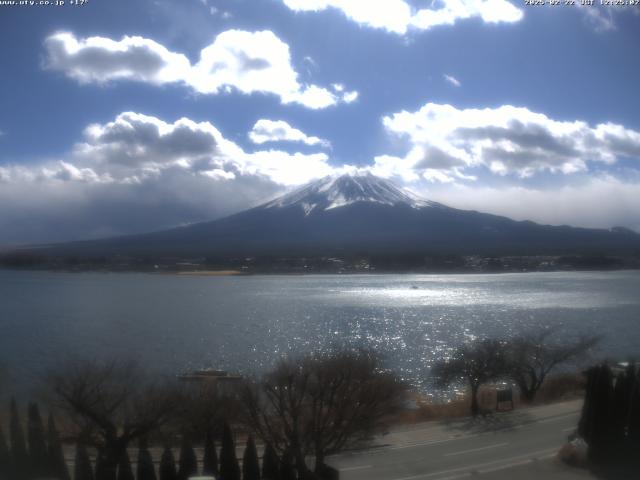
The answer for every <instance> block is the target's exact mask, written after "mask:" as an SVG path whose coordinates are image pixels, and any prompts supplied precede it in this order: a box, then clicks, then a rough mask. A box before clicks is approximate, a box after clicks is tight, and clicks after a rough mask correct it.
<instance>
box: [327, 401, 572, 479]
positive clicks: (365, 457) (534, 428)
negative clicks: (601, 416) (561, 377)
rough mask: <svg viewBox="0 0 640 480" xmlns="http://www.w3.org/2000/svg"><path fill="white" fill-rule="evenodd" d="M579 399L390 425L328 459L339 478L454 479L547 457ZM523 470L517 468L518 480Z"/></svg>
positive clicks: (565, 431) (554, 449) (567, 431)
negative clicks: (364, 445) (361, 447)
mask: <svg viewBox="0 0 640 480" xmlns="http://www.w3.org/2000/svg"><path fill="white" fill-rule="evenodd" d="M581 406H582V401H572V402H564V403H559V404H554V405H549V406H544V407H535V408H529V409H522V410H517V411H514V412H509V413H499V414H494V415H491V416H488V417H486V418H479V419H477V420H472V419H464V420H460V421H455V422H450V423H448V424H443V423H436V422H429V423H424V424H421V425H417V426H414V427H412V428H403V429H396V430H393V431H392V432H390V433H389V434H387V435H385V436H383V437H380V438H379V439H377V441H376V444H375V445H374V446H373V447H372V448H370V449H368V450H365V451H359V452H352V453H348V454H343V455H340V456H334V457H332V458H331V459H330V461H329V462H328V463H329V464H331V465H332V466H334V467H336V468H338V469H339V470H340V478H341V480H377V479H379V480H445V479H446V480H454V479H457V478H465V477H469V476H472V475H482V474H489V473H491V472H499V471H503V470H505V469H510V468H516V467H519V466H523V465H531V464H532V462H539V461H544V460H545V459H549V458H551V457H553V456H555V454H556V453H557V451H558V448H559V447H560V446H561V445H562V444H563V443H564V442H566V439H567V436H568V435H569V434H570V433H571V432H572V431H573V430H575V427H576V425H577V422H578V419H579V415H580V409H581ZM526 477H527V475H526V474H519V475H518V478H520V479H521V480H524V479H525V478H526Z"/></svg>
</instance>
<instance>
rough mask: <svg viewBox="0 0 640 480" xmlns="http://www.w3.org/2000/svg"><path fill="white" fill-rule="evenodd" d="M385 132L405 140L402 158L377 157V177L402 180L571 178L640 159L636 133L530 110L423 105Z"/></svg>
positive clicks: (392, 120) (389, 122)
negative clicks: (481, 174)
mask: <svg viewBox="0 0 640 480" xmlns="http://www.w3.org/2000/svg"><path fill="white" fill-rule="evenodd" d="M383 124H384V127H385V129H386V131H387V132H388V133H389V134H391V135H393V136H395V137H397V138H400V139H401V140H404V141H406V143H407V147H408V152H407V154H406V155H405V156H404V157H396V156H389V155H381V156H378V157H376V159H375V165H374V167H373V171H374V173H377V174H378V175H382V176H386V177H389V176H398V177H401V178H403V179H405V180H407V181H411V180H417V179H419V178H428V179H431V180H434V181H441V182H443V181H445V182H452V181H454V180H455V179H465V180H473V179H474V178H475V177H474V173H473V172H474V171H477V170H478V169H484V170H486V171H488V172H489V173H491V174H494V175H498V176H507V175H511V176H517V177H520V178H526V177H530V176H533V175H534V174H536V173H540V172H551V173H562V174H572V173H576V172H582V171H587V170H588V164H589V162H600V163H604V164H613V163H616V162H617V161H618V160H619V159H620V158H633V159H640V132H637V131H635V130H631V129H628V128H625V127H624V126H622V125H617V124H613V123H601V124H598V125H596V126H595V127H593V126H590V125H589V124H588V123H587V122H585V121H580V120H575V121H559V120H553V119H551V118H549V117H547V116H546V115H544V114H541V113H535V112H532V111H530V110H528V109H527V108H522V107H514V106H511V105H504V106H501V107H498V108H485V109H457V108H455V107H453V106H451V105H441V104H434V103H428V104H426V105H425V106H423V107H422V108H421V109H419V110H418V111H416V112H407V111H402V112H399V113H395V114H392V115H390V116H386V117H384V118H383Z"/></svg>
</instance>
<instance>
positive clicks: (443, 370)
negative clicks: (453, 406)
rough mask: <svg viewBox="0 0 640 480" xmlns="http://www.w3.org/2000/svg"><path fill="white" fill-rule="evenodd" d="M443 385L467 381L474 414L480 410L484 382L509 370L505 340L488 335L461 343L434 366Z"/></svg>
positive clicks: (433, 369)
mask: <svg viewBox="0 0 640 480" xmlns="http://www.w3.org/2000/svg"><path fill="white" fill-rule="evenodd" d="M431 372H432V374H433V375H434V376H435V377H436V379H437V381H438V383H439V384H440V385H445V386H446V385H450V384H452V383H455V382H459V381H464V382H466V383H467V384H468V385H469V388H470V389H471V414H472V415H473V416H476V415H478V413H480V406H479V404H478V390H479V389H480V386H481V385H483V384H484V383H487V382H489V381H492V380H496V379H498V378H500V377H502V376H504V375H505V374H506V363H505V343H504V342H502V341H500V340H495V339H485V340H480V341H476V342H473V343H470V344H465V345H462V346H461V347H459V348H458V349H457V350H456V351H455V353H454V354H453V356H452V357H451V358H450V359H448V360H443V361H440V362H438V363H436V364H435V365H434V366H433V368H432V370H431Z"/></svg>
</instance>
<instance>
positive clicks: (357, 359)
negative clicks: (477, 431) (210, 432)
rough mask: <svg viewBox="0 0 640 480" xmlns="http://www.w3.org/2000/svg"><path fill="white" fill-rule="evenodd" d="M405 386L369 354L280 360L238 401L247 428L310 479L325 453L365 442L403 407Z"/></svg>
mask: <svg viewBox="0 0 640 480" xmlns="http://www.w3.org/2000/svg"><path fill="white" fill-rule="evenodd" d="M405 393H406V386H405V385H404V384H403V383H402V382H400V381H399V380H398V379H397V378H396V377H395V375H393V374H390V373H387V372H384V371H382V370H381V368H380V364H379V360H378V358H377V357H376V356H375V355H374V354H372V353H371V352H362V351H361V352H340V353H335V354H328V355H319V356H318V355H315V356H314V355H310V356H307V357H304V358H301V359H288V360H283V361H282V362H280V364H279V365H278V366H277V367H276V368H275V369H274V370H273V371H272V372H270V373H269V374H267V375H266V376H265V377H264V379H263V380H262V382H259V383H254V384H253V385H248V386H247V388H246V389H245V391H244V394H243V399H244V404H245V406H246V411H247V420H248V423H249V426H250V427H251V428H252V429H253V430H254V431H256V433H257V434H258V435H259V436H260V437H261V438H262V439H263V440H264V441H265V442H267V443H269V444H271V445H273V446H274V447H275V448H276V449H277V450H278V451H279V452H280V454H283V453H285V452H289V453H290V454H291V455H292V456H293V460H294V462H295V466H296V469H297V470H298V474H299V475H300V476H301V478H314V476H313V474H312V473H311V471H310V470H309V469H308V467H307V465H306V463H305V457H306V456H307V455H313V456H314V458H315V471H316V472H317V471H318V470H319V469H320V468H321V466H322V465H323V462H324V460H325V457H326V456H327V455H331V454H335V453H338V452H340V451H343V450H344V449H346V448H348V447H350V446H352V445H354V444H357V443H359V442H362V441H364V440H368V439H370V438H371V436H372V435H373V434H374V433H375V432H376V430H377V429H379V428H381V427H382V426H383V424H384V420H385V418H388V417H389V416H390V415H391V414H393V413H394V412H396V411H397V410H398V409H399V408H401V407H402V404H403V401H404V398H405Z"/></svg>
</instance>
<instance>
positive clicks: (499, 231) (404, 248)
mask: <svg viewBox="0 0 640 480" xmlns="http://www.w3.org/2000/svg"><path fill="white" fill-rule="evenodd" d="M638 249H640V235H638V234H636V233H634V232H631V231H629V230H625V229H613V230H603V229H585V228H573V227H568V226H548V225H539V224H536V223H533V222H529V221H524V222H517V221H514V220H511V219H508V218H506V217H500V216H496V215H490V214H485V213H480V212H476V211H466V210H458V209H454V208H450V207H447V206H445V205H442V204H439V203H436V202H431V201H428V200H423V199H420V198H418V197H416V196H415V195H413V194H411V193H409V192H407V191H405V190H402V189H400V188H398V187H396V186H395V185H394V184H393V183H391V182H389V181H387V180H384V179H381V178H378V177H375V176H373V175H371V174H364V175H361V174H360V175H343V176H340V177H327V178H324V179H321V180H318V181H315V182H312V183H310V184H308V185H306V186H303V187H301V188H299V189H297V190H295V191H293V192H291V193H289V194H287V195H284V196H282V197H279V198H276V199H274V200H272V201H270V202H268V203H265V204H263V205H261V206H258V207H256V208H253V209H250V210H246V211H244V212H240V213H237V214H235V215H231V216H229V217H226V218H223V219H220V220H215V221H212V222H206V223H200V224H195V225H190V226H187V227H181V228H175V229H172V230H166V231H161V232H155V233H149V234H144V235H135V236H126V237H117V238H111V239H105V240H96V241H87V242H74V243H69V244H65V245H58V246H54V247H52V250H51V251H54V252H57V253H71V252H73V253H76V254H87V255H114V254H123V255H243V256H254V255H286V256H294V255H309V256H310V255H336V254H366V253H384V254H387V253H390V254H393V253H407V252H431V253H436V252H439V253H464V254H475V253H495V254H501V255H504V254H537V253H579V252H595V251H605V252H615V251H631V250H638Z"/></svg>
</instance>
